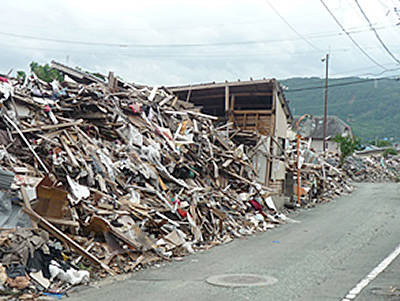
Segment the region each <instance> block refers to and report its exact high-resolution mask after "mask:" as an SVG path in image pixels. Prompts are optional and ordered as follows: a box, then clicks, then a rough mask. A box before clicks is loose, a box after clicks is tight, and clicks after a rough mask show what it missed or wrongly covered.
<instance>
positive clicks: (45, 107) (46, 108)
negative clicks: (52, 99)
mask: <svg viewBox="0 0 400 301" xmlns="http://www.w3.org/2000/svg"><path fill="white" fill-rule="evenodd" d="M44 111H45V112H46V113H48V112H50V111H51V108H50V106H49V105H45V106H44Z"/></svg>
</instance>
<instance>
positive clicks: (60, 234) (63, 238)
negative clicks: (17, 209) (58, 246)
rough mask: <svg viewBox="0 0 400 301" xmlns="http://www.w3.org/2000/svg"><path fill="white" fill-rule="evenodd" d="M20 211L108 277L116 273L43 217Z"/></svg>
mask: <svg viewBox="0 0 400 301" xmlns="http://www.w3.org/2000/svg"><path fill="white" fill-rule="evenodd" d="M22 211H23V212H25V213H26V214H27V215H28V216H29V217H30V218H32V219H34V220H35V221H36V222H37V224H38V225H40V226H41V227H42V228H43V229H45V230H46V231H48V232H50V233H51V234H52V235H54V236H55V237H56V238H58V239H59V240H61V241H62V242H64V243H65V244H66V245H68V246H69V247H70V248H71V249H74V250H75V251H76V252H77V253H79V254H80V255H82V256H83V257H85V258H87V259H88V260H90V261H91V262H93V263H94V264H97V265H99V266H100V267H101V268H103V269H104V270H105V271H107V272H108V273H109V274H110V275H116V273H115V272H114V271H113V270H112V269H111V268H110V267H109V266H108V265H106V264H104V263H103V262H101V261H100V260H99V259H98V258H97V257H95V256H93V255H92V254H90V253H88V252H86V250H85V249H84V248H82V247H81V246H80V245H79V244H77V243H76V242H75V241H74V240H72V239H71V238H69V237H68V236H66V235H65V234H64V233H63V232H61V231H60V230H59V229H58V228H56V227H55V226H53V225H52V224H51V223H50V222H48V221H47V220H46V219H45V218H44V217H42V216H40V215H39V214H37V213H36V212H35V211H33V210H29V209H28V208H22Z"/></svg>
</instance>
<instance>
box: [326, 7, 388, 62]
mask: <svg viewBox="0 0 400 301" xmlns="http://www.w3.org/2000/svg"><path fill="white" fill-rule="evenodd" d="M320 2H321V3H322V5H323V6H324V7H325V9H326V10H327V11H328V13H329V14H330V15H331V16H332V18H333V19H334V20H335V22H336V23H337V24H338V25H339V26H340V28H341V29H342V31H343V32H344V33H345V34H346V35H347V36H348V37H349V39H350V40H351V41H352V42H353V44H354V45H356V46H357V48H358V49H359V50H360V51H361V52H362V53H363V54H364V55H365V56H366V57H367V58H368V59H369V60H370V61H371V62H373V63H374V64H375V65H377V66H379V67H381V68H382V69H386V68H385V67H384V66H383V65H381V64H379V63H378V62H377V61H376V60H374V59H373V58H372V57H371V56H370V55H369V54H368V53H367V52H366V51H365V50H364V49H363V48H362V47H361V46H360V45H359V44H358V43H357V41H356V40H354V39H353V37H352V36H351V35H350V33H349V32H348V31H347V30H346V29H345V28H344V27H343V26H342V24H340V22H339V20H338V19H337V18H336V17H335V15H334V14H333V13H332V12H331V10H330V9H329V7H328V6H327V5H326V4H325V2H324V1H323V0H320Z"/></svg>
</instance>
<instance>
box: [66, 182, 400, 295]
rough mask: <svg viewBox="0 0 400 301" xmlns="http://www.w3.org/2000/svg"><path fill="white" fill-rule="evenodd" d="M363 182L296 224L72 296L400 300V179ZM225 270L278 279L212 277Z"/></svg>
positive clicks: (300, 215) (296, 218)
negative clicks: (248, 282) (245, 283)
mask: <svg viewBox="0 0 400 301" xmlns="http://www.w3.org/2000/svg"><path fill="white" fill-rule="evenodd" d="M356 187H357V188H356V190H355V192H354V193H353V194H351V195H348V196H342V197H340V198H337V199H335V200H334V201H332V202H330V203H326V204H321V205H318V206H316V207H315V208H312V209H307V210H305V209H300V210H297V211H295V212H294V213H291V214H290V215H288V217H290V218H291V219H292V222H290V223H287V224H285V225H282V226H280V227H279V228H276V229H273V230H270V231H267V232H265V233H260V234H257V235H254V236H251V237H248V238H246V239H240V240H235V241H233V242H232V243H230V244H227V245H223V246H218V247H215V248H212V249H211V250H209V251H204V252H199V253H196V254H194V255H191V256H188V257H186V258H185V260H184V261H182V262H171V263H163V264H160V265H157V266H155V267H152V268H149V269H147V270H144V271H140V272H137V273H134V274H132V275H130V276H123V277H115V278H113V279H108V280H106V281H104V282H101V283H99V284H94V285H91V286H89V287H78V288H77V289H76V290H75V291H74V292H72V293H70V297H69V298H68V300H70V301H74V300H88V301H91V300H93V301H102V300H140V301H147V300H148V301H153V300H165V301H172V300H199V301H203V300H204V301H205V300H218V301H228V300H229V301H232V300H238V301H239V300H240V301H241V300H263V301H266V300H274V301H275V300H279V301H282V300H306V301H312V300H315V301H321V300H328V301H329V300H346V296H347V297H351V298H352V299H348V300H357V301H360V300H369V301H370V300H372V301H377V300H400V297H397V299H396V298H395V297H393V296H394V295H396V294H398V293H399V292H398V291H397V290H396V287H398V288H399V289H400V279H399V276H400V256H399V258H397V255H398V254H393V252H395V250H396V247H397V246H398V245H399V243H400V194H399V192H400V184H366V183H365V184H364V183H363V184H357V185H356ZM399 250H400V249H399ZM391 254H392V256H391V258H389V259H387V258H388V256H390V255H391ZM385 259H386V261H385ZM382 262H384V264H386V266H384V267H383V268H382V264H381V263H382ZM380 264H381V269H382V270H383V272H379V265H380ZM377 267H378V269H377ZM371 272H372V274H371ZM225 274H255V275H259V276H265V277H268V279H272V278H274V279H276V282H275V283H274V284H267V285H263V286H251V287H225V286H216V285H212V284H209V283H208V282H207V281H206V280H207V279H208V278H209V277H211V276H216V275H225ZM368 275H369V278H368V277H367V276H368ZM371 275H372V276H371ZM269 277H272V278H269ZM371 278H373V279H371ZM360 283H361V286H364V287H362V289H359V288H360ZM354 289H355V290H354ZM355 291H358V292H357V293H355ZM349 293H351V294H349Z"/></svg>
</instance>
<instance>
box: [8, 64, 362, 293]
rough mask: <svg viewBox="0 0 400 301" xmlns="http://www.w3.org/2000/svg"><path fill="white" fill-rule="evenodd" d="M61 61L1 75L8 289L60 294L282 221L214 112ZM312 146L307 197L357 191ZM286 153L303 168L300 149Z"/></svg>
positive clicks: (291, 167)
mask: <svg viewBox="0 0 400 301" xmlns="http://www.w3.org/2000/svg"><path fill="white" fill-rule="evenodd" d="M52 67H53V68H55V69H56V70H58V71H60V72H61V73H62V74H63V75H64V81H63V82H57V81H53V82H51V83H47V82H44V81H42V80H40V79H39V78H38V77H37V76H36V75H35V74H32V76H29V77H28V78H26V79H25V80H24V81H22V80H17V79H14V78H7V79H6V78H0V79H2V80H1V84H0V100H1V113H0V145H1V146H0V164H1V165H0V166H1V169H0V188H1V189H2V190H1V191H0V192H2V194H1V195H0V199H1V201H0V203H1V206H0V213H1V215H0V223H1V224H0V227H1V232H0V242H1V243H0V259H1V264H0V275H1V277H0V281H1V282H0V294H2V295H6V298H10V299H12V298H22V299H24V298H25V299H35V298H38V297H39V296H41V297H43V296H45V295H47V296H52V297H61V296H63V295H65V294H66V292H67V290H68V289H69V288H70V287H71V286H73V285H77V284H84V283H88V282H90V281H92V280H94V279H100V278H103V277H106V276H108V275H116V274H121V273H129V272H132V271H136V270H138V269H140V268H143V267H146V266H147V265H151V264H152V263H155V262H159V261H163V260H179V259H180V258H182V257H184V256H186V255H188V254H191V253H193V252H196V251H199V250H207V249H209V248H211V247H213V246H215V245H219V244H225V243H228V242H230V241H232V239H234V238H240V237H242V236H245V235H251V234H254V233H256V232H260V231H265V230H267V229H270V228H273V227H275V226H276V225H279V224H281V223H283V222H284V221H283V220H282V219H281V217H282V216H283V217H284V215H282V214H280V213H279V212H277V210H276V208H275V206H274V203H273V202H272V201H271V198H270V195H271V194H272V193H274V191H273V190H271V188H269V187H265V186H263V185H261V184H259V183H257V182H256V180H255V179H256V171H255V170H254V168H253V164H252V161H251V159H250V156H249V153H251V151H252V150H251V147H250V146H249V145H243V144H239V143H237V142H236V141H235V140H233V139H230V138H229V135H227V133H228V131H226V128H227V125H221V124H219V125H218V126H217V125H216V124H215V121H216V117H214V116H210V115H206V114H204V113H202V112H200V110H199V109H198V108H195V107H194V106H193V105H192V104H190V103H188V102H184V101H181V100H179V99H178V98H177V97H175V96H174V95H173V94H172V93H170V92H169V91H168V90H167V89H166V88H163V87H160V88H158V87H147V86H142V85H136V84H130V83H127V82H124V81H122V80H120V79H119V78H118V77H116V76H114V74H113V73H112V72H110V74H109V75H108V77H107V78H106V77H103V78H99V77H96V76H94V75H92V74H90V73H85V72H81V71H78V70H75V69H72V68H69V67H66V66H63V65H61V64H58V63H56V62H52ZM304 149H306V148H304ZM306 153H307V151H306V150H304V151H303V153H302V154H303V155H302V157H303V159H304V162H303V164H302V165H301V178H302V189H303V190H302V196H301V199H302V201H303V202H304V203H316V202H323V201H328V200H330V199H332V198H333V197H336V196H338V195H340V194H343V193H349V192H351V191H352V186H351V184H350V183H349V176H348V175H346V174H344V173H343V172H342V171H341V170H339V169H338V168H337V167H335V164H334V163H332V162H330V160H329V159H324V158H320V157H318V158H314V159H313V158H311V157H310V156H309V155H307V154H306ZM310 158H311V159H310ZM285 163H286V167H287V171H288V172H295V170H296V158H295V152H294V151H288V154H287V157H286V158H285ZM353 165H354V166H355V165H356V164H355V163H354V164H353ZM353 165H352V166H353ZM357 168H358V165H357V167H355V169H357ZM350 169H351V168H350ZM353 169H354V168H353ZM353 179H354V177H353Z"/></svg>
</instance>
